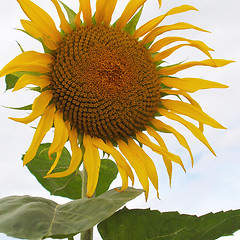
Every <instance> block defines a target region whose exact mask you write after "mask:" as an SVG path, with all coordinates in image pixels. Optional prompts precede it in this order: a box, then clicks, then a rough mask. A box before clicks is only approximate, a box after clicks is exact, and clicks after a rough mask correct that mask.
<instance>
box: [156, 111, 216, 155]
mask: <svg viewBox="0 0 240 240" xmlns="http://www.w3.org/2000/svg"><path fill="white" fill-rule="evenodd" d="M158 112H159V113H160V114H161V115H163V116H165V117H167V118H169V119H172V120H174V121H177V122H179V123H181V124H183V125H184V126H185V127H186V128H188V129H189V130H190V131H191V132H192V134H193V135H194V136H195V137H196V138H197V139H199V140H200V141H201V142H202V143H203V144H204V145H206V147H207V148H208V149H209V150H210V151H211V152H212V153H213V154H214V155H215V156H216V154H215V152H214V151H213V149H212V147H211V146H210V144H209V143H208V141H207V139H206V138H205V136H204V135H203V133H202V132H201V131H200V130H199V129H198V128H197V127H196V126H195V125H194V124H192V123H191V122H188V121H186V120H185V119H183V118H182V117H180V116H178V115H177V114H174V113H172V112H169V111H167V110H166V109H163V108H159V109H158Z"/></svg>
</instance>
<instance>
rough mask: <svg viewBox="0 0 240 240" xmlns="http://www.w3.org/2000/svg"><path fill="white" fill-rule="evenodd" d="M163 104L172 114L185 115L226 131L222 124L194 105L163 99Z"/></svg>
mask: <svg viewBox="0 0 240 240" xmlns="http://www.w3.org/2000/svg"><path fill="white" fill-rule="evenodd" d="M161 103H162V104H163V106H164V107H166V108H167V109H169V110H170V111H172V112H175V113H178V114H183V115H185V116H188V117H190V118H192V119H195V120H197V121H199V122H202V123H204V124H207V125H209V126H212V127H214V128H222V129H225V127H223V126H222V125H221V124H220V123H218V122H217V121H216V120H214V119H213V118H211V117H210V116H208V115H207V114H206V113H204V112H203V111H202V110H201V109H199V108H197V107H195V106H193V105H192V104H189V103H185V102H182V101H177V100H170V99H162V100H161Z"/></svg>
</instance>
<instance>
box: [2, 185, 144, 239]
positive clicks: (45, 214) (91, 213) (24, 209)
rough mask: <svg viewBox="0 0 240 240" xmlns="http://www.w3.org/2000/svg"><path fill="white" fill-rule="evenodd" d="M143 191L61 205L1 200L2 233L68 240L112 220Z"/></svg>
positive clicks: (33, 200)
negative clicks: (98, 224) (108, 219)
mask: <svg viewBox="0 0 240 240" xmlns="http://www.w3.org/2000/svg"><path fill="white" fill-rule="evenodd" d="M141 193H142V190H137V189H133V188H131V189H127V190H126V191H124V192H117V191H115V190H111V191H109V192H106V193H104V194H102V195H100V196H99V197H96V198H90V199H89V198H84V199H80V200H74V201H71V202H69V203H66V204H63V205H58V204H57V203H56V202H53V201H51V200H47V199H44V198H39V197H30V196H22V197H19V196H11V197H6V198H3V199H0V232H2V233H5V234H7V235H8V236H11V237H16V238H21V239H36V240H37V239H38V240H39V239H42V238H46V237H52V238H66V237H70V236H73V235H76V234H78V233H80V232H83V231H86V230H88V229H89V228H92V227H93V226H95V225H96V224H97V223H98V222H100V221H103V220H104V219H106V218H108V217H110V216H111V215H112V214H113V213H114V212H115V211H116V210H117V209H119V208H120V207H122V206H123V205H124V204H125V203H126V202H128V201H130V200H132V199H134V198H136V197H137V196H139V195H140V194H141Z"/></svg>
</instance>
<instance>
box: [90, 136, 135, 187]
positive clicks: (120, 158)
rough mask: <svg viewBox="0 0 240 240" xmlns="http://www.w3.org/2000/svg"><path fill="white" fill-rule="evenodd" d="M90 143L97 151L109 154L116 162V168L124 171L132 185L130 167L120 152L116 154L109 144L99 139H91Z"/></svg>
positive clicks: (132, 178) (132, 177)
mask: <svg viewBox="0 0 240 240" xmlns="http://www.w3.org/2000/svg"><path fill="white" fill-rule="evenodd" d="M92 142H93V144H94V145H95V146H96V147H98V148H99V149H101V150H103V151H104V152H106V153H108V154H111V155H112V156H113V158H114V159H115V161H116V164H117V166H118V168H121V169H122V170H124V171H125V172H126V174H127V176H129V177H130V179H131V180H132V184H133V183H134V176H133V172H132V170H131V168H130V166H129V165H128V163H127V162H126V160H125V158H124V157H123V156H122V155H121V154H120V152H118V151H117V150H116V149H115V148H114V147H113V146H112V144H111V143H110V142H107V144H106V143H104V142H103V140H101V139H99V138H96V137H94V138H92ZM120 174H121V172H120Z"/></svg>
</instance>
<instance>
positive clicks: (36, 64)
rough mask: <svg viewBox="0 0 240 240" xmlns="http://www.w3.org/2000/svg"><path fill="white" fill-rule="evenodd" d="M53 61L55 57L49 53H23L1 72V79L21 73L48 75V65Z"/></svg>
mask: <svg viewBox="0 0 240 240" xmlns="http://www.w3.org/2000/svg"><path fill="white" fill-rule="evenodd" d="M52 61H53V56H52V55H50V54H47V53H38V52H35V51H28V52H23V53H21V54H20V55H18V56H17V57H15V58H14V59H13V60H12V61H10V62H9V63H8V64H7V65H6V66H5V67H4V68H3V69H2V70H1V71H0V77H3V76H5V75H7V74H10V73H14V72H21V71H31V72H40V73H46V72H49V70H50V69H49V67H48V65H49V64H50V63H51V62H52Z"/></svg>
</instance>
